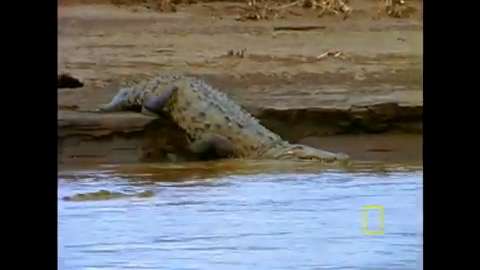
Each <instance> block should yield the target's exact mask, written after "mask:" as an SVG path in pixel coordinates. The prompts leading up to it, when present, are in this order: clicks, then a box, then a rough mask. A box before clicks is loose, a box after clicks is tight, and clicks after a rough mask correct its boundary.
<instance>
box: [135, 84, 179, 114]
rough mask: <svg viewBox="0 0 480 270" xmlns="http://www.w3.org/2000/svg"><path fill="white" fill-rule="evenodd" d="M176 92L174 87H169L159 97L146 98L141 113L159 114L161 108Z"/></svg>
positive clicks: (176, 88)
mask: <svg viewBox="0 0 480 270" xmlns="http://www.w3.org/2000/svg"><path fill="white" fill-rule="evenodd" d="M176 90H178V87H177V86H175V85H172V86H169V87H168V88H167V89H165V91H163V92H162V94H161V95H158V96H147V97H145V100H144V102H143V108H142V112H145V111H149V112H152V113H156V114H160V113H161V112H162V109H163V107H164V106H165V105H166V104H167V102H168V100H169V99H170V97H171V96H172V94H173V93H174V92H175V91H176Z"/></svg>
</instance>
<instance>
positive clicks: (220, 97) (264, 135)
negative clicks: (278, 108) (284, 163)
mask: <svg viewBox="0 0 480 270" xmlns="http://www.w3.org/2000/svg"><path fill="white" fill-rule="evenodd" d="M126 110H139V111H140V110H141V111H142V112H143V113H146V114H152V113H154V114H166V115H168V116H169V117H171V119H172V120H173V121H174V122H175V123H176V124H177V125H178V126H179V127H181V128H182V129H183V130H184V131H185V132H186V133H187V135H188V138H189V139H190V141H191V144H190V149H191V150H192V151H193V152H194V153H197V154H207V153H210V154H211V153H213V154H214V155H215V157H218V158H244V159H273V160H318V161H323V162H334V161H340V160H347V159H348V156H347V155H346V154H342V153H331V152H327V151H324V150H320V149H316V148H313V147H309V146H306V145H300V144H291V143H289V142H287V141H285V140H283V139H282V138H281V137H280V136H279V135H277V134H275V133H273V132H272V131H270V130H268V129H267V128H265V127H264V126H262V125H261V124H260V123H259V122H258V120H257V119H255V118H254V117H253V116H251V115H250V114H249V113H248V112H246V111H245V110H244V109H243V108H241V107H240V106H239V105H237V104H236V103H235V102H233V101H232V100H230V99H229V98H228V97H227V96H226V95H225V94H224V93H222V92H220V91H218V90H216V89H214V88H213V87H211V86H210V85H208V84H207V83H206V82H204V81H202V80H200V79H198V78H195V77H192V76H185V75H159V76H155V77H153V78H150V79H147V80H142V81H137V82H135V83H134V84H131V83H130V85H129V86H126V87H123V88H121V89H120V90H119V91H118V93H117V94H116V95H115V97H113V99H112V101H111V102H110V103H109V104H105V105H102V106H100V107H99V109H98V111H99V112H115V111H126Z"/></svg>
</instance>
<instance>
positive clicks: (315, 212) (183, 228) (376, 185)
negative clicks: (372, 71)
mask: <svg viewBox="0 0 480 270" xmlns="http://www.w3.org/2000/svg"><path fill="white" fill-rule="evenodd" d="M422 176H423V172H422V166H421V165H419V164H408V163H385V162H380V163H379V162H373V163H372V162H363V163H356V164H355V165H353V166H351V167H349V168H348V169H347V168H343V169H339V168H325V167H319V166H315V165H314V164H306V163H302V164H298V163H289V162H258V161H257V162H253V161H251V162H247V161H243V162H241V161H217V162H215V163H208V162H207V163H205V162H193V163H177V164H175V163H171V164H166V163H144V164H129V165H122V164H110V165H108V164H104V165H96V166H77V167H76V168H69V169H66V170H60V171H59V191H58V193H59V201H58V207H59V211H58V215H59V226H58V230H59V265H60V269H212V268H213V269H216V268H221V269H245V268H249V267H253V268H255V269H421V268H422V238H423V226H422V225H423V220H422V189H423V182H422ZM105 191H109V192H112V193H130V194H135V193H137V194H142V193H145V192H149V194H153V195H152V196H146V197H141V196H131V197H120V198H116V199H111V200H91V201H88V200H86V201H68V200H67V201H66V200H62V198H63V197H65V196H73V195H75V194H89V193H90V194H95V193H98V192H105Z"/></svg>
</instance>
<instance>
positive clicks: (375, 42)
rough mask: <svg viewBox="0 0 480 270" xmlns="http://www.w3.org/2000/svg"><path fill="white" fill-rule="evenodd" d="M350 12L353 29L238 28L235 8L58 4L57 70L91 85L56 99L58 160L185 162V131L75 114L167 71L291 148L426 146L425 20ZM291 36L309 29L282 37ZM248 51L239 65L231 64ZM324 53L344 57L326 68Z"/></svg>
mask: <svg viewBox="0 0 480 270" xmlns="http://www.w3.org/2000/svg"><path fill="white" fill-rule="evenodd" d="M197 2H199V1H197ZM236 2H238V1H236ZM350 2H351V6H352V7H353V10H354V11H353V13H352V14H351V16H350V17H349V18H347V19H346V20H343V19H342V18H341V17H339V16H323V17H322V18H318V17H317V14H316V13H315V11H312V10H308V9H301V8H295V9H293V10H292V13H291V14H288V16H286V17H285V18H283V19H275V20H267V21H245V22H239V21H237V20H236V18H237V16H238V14H239V12H240V11H241V10H242V9H241V7H242V6H244V5H245V4H244V3H235V2H234V1H222V2H212V3H197V4H191V5H180V6H178V8H177V12H168V13H159V12H155V11H152V10H151V9H148V8H145V6H142V5H127V6H124V5H122V6H120V7H118V6H114V5H112V4H110V3H111V2H110V1H99V0H97V1H95V0H89V1H79V0H77V1H73V0H70V1H65V0H64V1H61V2H60V5H59V21H58V24H59V32H58V38H59V52H58V65H59V71H60V72H66V73H69V74H71V75H73V76H75V77H77V78H79V79H80V80H81V82H82V83H83V84H84V86H83V87H81V88H74V89H59V90H58V102H59V117H58V121H59V132H58V134H59V146H60V147H59V148H60V149H59V151H60V152H59V157H60V161H61V162H64V161H67V160H73V159H75V157H78V156H84V157H88V156H90V157H92V159H90V160H97V159H98V160H105V161H119V162H120V161H134V160H139V159H141V158H144V157H145V158H153V159H155V158H157V159H166V158H167V154H168V153H183V152H182V151H183V149H182V148H181V146H182V139H181V138H182V136H181V131H178V130H177V129H176V127H175V126H174V125H172V124H171V123H168V121H166V120H155V121H154V119H153V118H151V117H147V116H142V115H138V114H135V113H122V114H115V115H114V114H110V115H97V114H89V113H81V112H76V111H75V110H83V109H92V108H94V107H95V106H97V105H98V104H100V103H104V102H107V101H108V100H109V99H110V98H111V96H112V95H113V94H114V93H115V92H116V90H117V86H118V84H119V83H120V82H122V81H123V80H125V79H127V78H130V77H138V76H146V75H152V74H155V73H160V72H182V73H190V74H195V75H198V76H200V77H202V78H204V79H205V80H207V81H208V82H209V83H211V84H212V85H213V86H215V87H218V88H219V89H221V90H223V91H225V92H226V93H227V94H228V95H229V96H231V98H232V99H234V100H235V101H237V102H238V103H240V104H241V105H243V106H244V107H246V108H247V109H248V110H249V111H250V112H252V114H254V115H255V116H257V117H258V118H259V119H260V120H261V121H262V122H263V123H264V124H265V125H266V126H267V127H269V128H271V129H272V130H274V131H276V132H278V133H279V134H280V135H282V136H283V137H285V138H286V139H289V140H292V141H302V140H305V139H306V138H307V139H308V138H313V137H315V138H320V139H318V140H320V141H321V142H324V143H326V142H327V141H328V140H330V139H329V137H325V136H329V135H336V136H334V138H335V140H333V141H332V142H337V143H332V144H333V145H331V147H333V148H339V147H340V140H341V139H339V138H341V137H339V136H338V135H340V134H358V133H377V134H378V133H388V134H391V133H403V134H404V133H410V134H411V133H414V134H417V135H416V136H417V137H419V135H418V134H421V130H422V129H421V126H422V125H421V124H422V121H421V118H422V111H423V109H422V108H423V98H422V88H421V84H422V83H421V76H422V74H421V73H422V70H421V68H422V25H421V13H420V11H421V8H420V4H421V2H418V1H413V2H412V4H413V5H414V6H415V8H416V10H417V12H416V13H413V14H412V15H411V16H410V18H403V19H396V18H389V17H382V18H380V19H373V17H375V16H376V12H377V5H376V1H368V0H357V1H350ZM295 14H296V15H295ZM286 26H288V27H292V26H294V27H306V29H311V30H306V31H288V30H280V31H277V30H278V29H281V27H286ZM312 26H315V27H312ZM279 27H280V28H279ZM275 29H277V30H275ZM243 49H245V53H244V55H243V57H239V56H235V55H229V53H228V52H229V51H231V50H233V51H240V50H243ZM328 51H335V52H338V51H339V52H341V54H340V56H341V57H333V56H330V57H323V56H322V55H325V52H328ZM152 121H153V122H152ZM145 134H149V135H145ZM344 136H346V135H344ZM376 136H377V135H376ZM388 136H390V135H388ZM395 136H397V135H395ZM178 138H180V139H178ZM325 138H327V139H325ZM390 139H391V138H390ZM322 140H323V141H322ZM325 140H327V141H325ZM394 141H395V140H394ZM396 141H397V142H399V143H400V141H399V140H396ZM420 141H421V140H420ZM306 142H307V143H309V144H313V145H316V143H314V142H312V141H309V140H307V141H306ZM416 144H418V143H414V144H413V145H416ZM100 145H102V146H101V147H100ZM335 145H336V146H335ZM319 146H321V145H319ZM352 147H353V146H352ZM323 148H325V147H323ZM340 148H342V147H340ZM101 149H103V150H105V151H104V152H102V151H101ZM119 149H120V150H119ZM121 149H123V150H121ZM126 149H130V150H126ZM132 149H136V150H132ZM122 151H123V152H122ZM365 151H366V150H365ZM107 152H108V153H109V154H107ZM120 152H122V153H127V152H128V153H130V154H125V155H124V154H120ZM345 152H347V153H349V152H351V151H349V150H348V149H347V150H346V151H345ZM392 152H395V151H390V153H392ZM102 153H103V154H102ZM370 153H373V152H370ZM376 153H380V152H376ZM383 153H387V152H383ZM182 155H183V154H182ZM360 156H361V155H360ZM370 156H371V155H370ZM374 156H375V155H374ZM377 156H378V155H377ZM69 157H73V158H69ZM95 157H96V158H95ZM169 158H170V159H171V158H173V157H172V156H171V155H169ZM379 158H387V157H379Z"/></svg>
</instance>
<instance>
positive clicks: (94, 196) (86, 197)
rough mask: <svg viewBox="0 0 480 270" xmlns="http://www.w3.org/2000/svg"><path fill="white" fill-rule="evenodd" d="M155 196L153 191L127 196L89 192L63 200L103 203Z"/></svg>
mask: <svg viewBox="0 0 480 270" xmlns="http://www.w3.org/2000/svg"><path fill="white" fill-rule="evenodd" d="M154 195H155V194H154V193H153V191H150V190H147V191H143V192H140V193H135V194H127V193H122V192H113V191H108V190H103V189H102V190H99V191H96V192H89V193H78V194H74V195H72V196H65V197H63V198H62V199H63V200H64V201H69V202H83V201H103V200H114V199H121V198H131V197H136V198H149V197H153V196H154Z"/></svg>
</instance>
